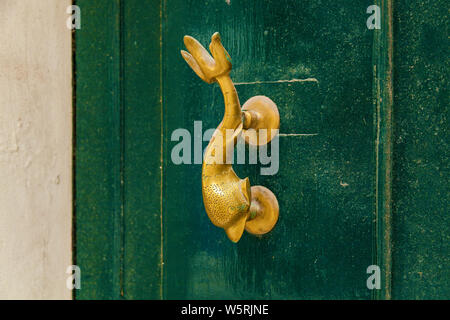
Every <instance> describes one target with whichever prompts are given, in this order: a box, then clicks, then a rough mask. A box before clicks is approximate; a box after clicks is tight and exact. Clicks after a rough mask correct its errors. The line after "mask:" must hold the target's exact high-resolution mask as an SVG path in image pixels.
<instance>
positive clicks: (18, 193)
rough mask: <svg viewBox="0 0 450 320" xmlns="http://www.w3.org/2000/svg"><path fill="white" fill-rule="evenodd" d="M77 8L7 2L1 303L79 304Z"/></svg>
mask: <svg viewBox="0 0 450 320" xmlns="http://www.w3.org/2000/svg"><path fill="white" fill-rule="evenodd" d="M69 5H70V1H68V0H67V1H66V0H42V1H34V0H22V1H14V0H4V1H0V30H1V32H0V43H1V50H0V181H1V183H0V299H70V298H71V296H72V292H71V291H70V290H68V289H67V288H66V278H67V277H68V275H67V274H66V269H67V267H68V266H70V265H72V255H71V253H72V248H71V247H72V238H71V228H72V168H71V164H72V52H71V49H72V47H71V32H70V30H68V29H67V27H66V20H67V18H68V15H67V14H66V8H67V6H69Z"/></svg>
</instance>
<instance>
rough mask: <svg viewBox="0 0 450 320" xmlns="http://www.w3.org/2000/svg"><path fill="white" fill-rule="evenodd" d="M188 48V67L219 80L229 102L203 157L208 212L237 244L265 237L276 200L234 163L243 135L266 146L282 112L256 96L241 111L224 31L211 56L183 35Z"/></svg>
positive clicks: (273, 220)
mask: <svg viewBox="0 0 450 320" xmlns="http://www.w3.org/2000/svg"><path fill="white" fill-rule="evenodd" d="M184 44H185V45H186V48H187V49H188V51H189V52H186V51H184V50H182V51H181V55H182V56H183V58H184V59H185V60H186V62H187V63H188V65H189V66H190V67H191V68H192V70H194V72H195V73H196V74H197V75H198V76H199V77H200V78H201V79H202V80H203V81H205V82H207V83H214V82H217V83H218V84H219V86H220V88H221V91H222V94H223V96H224V101H225V114H224V117H223V119H222V121H221V122H220V124H219V126H218V127H217V129H216V131H215V132H214V134H213V137H212V138H211V140H210V142H209V144H208V147H207V148H206V150H205V155H204V158H203V165H202V194H203V203H204V205H205V209H206V213H207V214H208V217H209V218H210V220H211V222H212V223H213V224H214V225H215V226H217V227H220V228H223V229H225V232H226V234H227V236H228V238H229V239H230V240H231V241H233V242H238V241H239V239H240V238H241V236H242V234H243V232H244V229H245V230H247V232H249V233H251V234H255V235H261V234H265V233H267V232H269V231H271V230H272V229H273V227H274V226H275V224H276V223H277V220H278V214H279V207H278V201H277V198H276V197H275V195H274V194H273V193H272V192H271V191H270V190H269V189H267V188H265V187H263V186H253V187H250V182H249V179H248V178H245V179H240V178H239V177H238V176H237V175H236V173H235V172H234V170H233V168H232V166H231V162H230V161H229V159H230V152H231V151H232V150H234V146H235V145H236V142H237V139H238V137H239V136H240V135H244V139H245V141H246V142H247V143H249V144H252V145H263V144H265V143H268V142H269V141H270V140H272V139H273V136H272V134H271V132H272V130H271V129H275V130H278V129H279V126H280V116H279V113H278V108H277V106H276V104H275V103H274V102H273V101H272V100H270V99H269V98H267V97H265V96H257V97H253V98H251V99H249V100H248V101H247V102H246V103H245V104H244V106H243V109H241V105H240V103H239V97H238V94H237V92H236V88H235V87H234V84H233V81H232V80H231V78H230V71H231V58H230V55H229V54H228V52H227V51H226V50H225V48H224V47H223V45H222V43H221V40H220V35H219V33H217V32H216V33H214V35H213V36H212V37H211V44H210V45H209V49H210V51H211V54H212V56H211V55H210V54H209V53H208V51H207V50H206V49H205V48H204V47H203V46H202V45H201V44H200V43H199V42H198V41H197V40H195V39H194V38H192V37H190V36H185V37H184ZM261 129H266V130H264V132H267V134H266V137H265V138H266V139H262V138H261V137H260V130H261ZM230 132H231V134H230Z"/></svg>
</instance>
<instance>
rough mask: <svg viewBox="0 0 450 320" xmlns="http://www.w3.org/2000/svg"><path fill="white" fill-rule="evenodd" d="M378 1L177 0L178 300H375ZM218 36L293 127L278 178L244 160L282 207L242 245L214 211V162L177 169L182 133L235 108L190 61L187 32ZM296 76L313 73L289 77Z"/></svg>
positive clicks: (167, 248) (173, 77)
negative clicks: (371, 14) (214, 219)
mask: <svg viewBox="0 0 450 320" xmlns="http://www.w3.org/2000/svg"><path fill="white" fill-rule="evenodd" d="M371 4H373V3H371V2H370V1H358V3H357V5H355V3H352V4H349V3H348V1H323V2H321V3H318V2H317V1H298V2H293V1H279V0H278V1H265V2H264V5H260V3H259V2H258V1H239V0H235V1H233V0H232V1H230V2H228V3H227V2H226V1H223V2H220V1H217V2H208V3H203V2H198V1H186V0H184V1H181V0H180V1H176V0H174V1H167V2H166V7H165V10H164V13H165V15H164V21H163V22H164V24H163V26H164V29H163V53H164V55H163V57H164V68H163V79H164V91H163V92H164V186H163V187H164V189H163V190H164V195H163V201H164V210H163V215H164V297H165V298H170V299H174V298H175V299H176V298H178V299H179V298H194V299H201V298H212V299H217V298H230V299H245V298H247V299H248V298H260V299H277V298H278V299H368V298H370V297H371V291H370V290H368V288H367V287H366V280H367V274H366V269H367V267H368V266H369V265H371V264H372V262H373V261H372V254H373V252H372V251H373V249H372V238H373V237H374V236H375V235H374V234H373V232H372V228H373V223H372V221H373V219H372V211H373V208H374V203H375V192H374V185H375V176H374V172H375V166H376V162H375V159H374V154H375V144H374V141H375V134H374V128H373V123H374V113H373V104H372V84H373V83H372V82H373V77H372V75H373V73H372V45H373V32H372V31H371V30H368V29H367V27H366V24H365V21H366V19H367V15H366V11H365V10H366V9H367V7H368V6H369V5H371ZM180 22H182V23H180ZM215 31H219V32H220V33H221V35H222V40H223V42H224V45H225V47H226V48H227V50H228V51H229V53H230V55H231V56H232V58H233V71H232V74H231V75H232V78H233V80H234V81H236V82H238V83H240V84H239V85H238V86H237V90H238V93H239V95H240V98H241V102H242V103H243V102H245V100H246V99H248V98H250V97H251V95H254V94H264V95H267V96H269V97H271V98H274V101H275V102H276V103H277V105H278V107H279V110H280V116H281V128H280V129H281V133H283V134H284V135H283V136H281V137H280V170H279V172H278V174H277V175H275V176H261V175H260V173H259V167H250V166H249V165H244V166H241V167H239V166H236V170H237V171H238V173H239V175H240V176H241V177H244V176H250V181H251V183H252V185H257V184H262V185H265V186H268V187H269V188H270V189H271V190H272V191H273V192H274V193H275V194H276V195H277V197H278V201H279V204H280V220H279V222H278V224H277V226H276V228H275V229H274V230H273V232H271V233H270V234H268V235H266V236H264V237H261V238H257V237H253V236H251V235H248V234H244V236H243V237H242V239H241V240H240V242H239V243H237V244H232V243H230V242H229V240H228V239H227V238H226V236H225V234H224V233H223V231H222V230H220V229H218V228H215V227H214V226H213V225H212V224H211V223H210V221H209V220H208V218H207V216H206V213H205V211H204V207H203V203H202V195H201V188H200V175H201V167H200V165H195V164H184V165H180V166H177V165H174V164H173V163H172V162H171V159H170V151H171V148H172V147H173V146H174V145H175V144H176V142H172V141H170V136H171V133H172V132H173V130H175V129H177V128H186V129H188V130H189V131H191V135H192V132H193V122H194V121H195V120H196V121H198V120H202V121H203V129H204V130H206V129H209V128H215V127H216V126H217V124H218V121H220V120H221V116H222V115H223V102H222V101H221V97H220V92H219V91H218V90H217V88H214V86H211V85H210V86H208V85H207V84H205V83H203V82H201V80H199V79H198V78H197V77H196V76H195V75H194V74H193V73H192V71H191V70H190V69H189V67H187V66H186V65H185V62H184V61H183V60H182V59H181V57H180V56H179V50H180V49H182V48H183V43H182V37H183V35H185V34H190V35H192V36H194V37H196V38H197V39H198V40H199V41H201V42H202V43H203V44H204V45H208V44H209V41H210V37H211V35H212V34H213V32H215ZM292 79H303V80H305V81H300V82H298V83H289V82H286V80H292ZM306 79H310V80H306ZM311 79H314V80H311ZM283 81H284V82H283ZM303 113H304V114H306V117H301V115H302V114H303ZM299 119H301V120H300V121H299ZM302 133H312V134H313V135H311V136H307V137H306V136H302ZM289 134H294V135H289ZM296 134H298V135H297V136H296Z"/></svg>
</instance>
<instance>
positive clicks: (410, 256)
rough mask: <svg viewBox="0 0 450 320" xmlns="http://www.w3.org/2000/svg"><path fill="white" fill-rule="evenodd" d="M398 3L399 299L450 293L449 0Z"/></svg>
mask: <svg viewBox="0 0 450 320" xmlns="http://www.w3.org/2000/svg"><path fill="white" fill-rule="evenodd" d="M394 3H395V15H394V22H395V79H394V85H395V131H394V132H395V153H394V154H395V158H394V180H393V197H394V208H393V228H394V229H393V231H394V248H393V286H392V296H393V298H394V299H447V300H448V299H450V216H449V209H448V208H449V179H448V177H449V161H448V154H449V153H448V150H449V141H450V137H449V130H448V129H449V126H448V120H449V119H448V115H449V86H448V84H449V75H450V71H449V70H450V69H449V60H448V57H449V53H450V52H449V51H450V50H449V45H448V32H449V26H448V12H449V2H448V1H444V0H440V1H436V0H434V1H431V0H397V1H395V2H394Z"/></svg>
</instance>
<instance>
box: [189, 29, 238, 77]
mask: <svg viewBox="0 0 450 320" xmlns="http://www.w3.org/2000/svg"><path fill="white" fill-rule="evenodd" d="M184 44H185V46H186V48H187V49H188V51H189V52H187V51H184V50H181V55H182V56H183V58H184V60H186V62H187V64H188V65H189V66H190V67H191V68H192V70H194V72H195V73H196V74H197V75H198V76H199V77H200V78H201V79H202V80H203V81H205V82H207V83H213V82H215V81H216V79H217V78H218V77H220V76H223V75H226V74H228V73H230V71H231V62H230V61H231V58H230V55H229V54H228V52H227V50H225V48H224V47H223V45H222V42H221V40H220V35H219V33H218V32H216V33H214V34H213V35H212V37H211V44H210V45H209V50H210V51H211V54H212V56H211V55H210V54H209V52H208V51H207V50H206V49H205V48H204V47H203V46H202V45H201V44H200V42H198V41H197V40H195V39H194V38H192V37H191V36H184Z"/></svg>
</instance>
